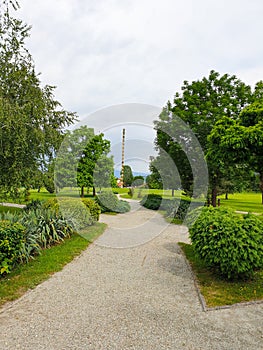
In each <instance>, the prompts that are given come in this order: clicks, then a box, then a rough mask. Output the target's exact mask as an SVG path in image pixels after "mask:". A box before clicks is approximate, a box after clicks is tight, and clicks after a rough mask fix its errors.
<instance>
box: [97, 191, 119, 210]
mask: <svg viewBox="0 0 263 350" xmlns="http://www.w3.org/2000/svg"><path fill="white" fill-rule="evenodd" d="M96 202H97V203H98V204H99V206H100V208H101V212H102V213H105V212H108V211H113V212H114V211H115V209H116V207H117V205H118V197H117V196H116V195H115V194H114V193H112V192H111V191H105V192H101V193H100V194H98V195H97V196H96Z"/></svg>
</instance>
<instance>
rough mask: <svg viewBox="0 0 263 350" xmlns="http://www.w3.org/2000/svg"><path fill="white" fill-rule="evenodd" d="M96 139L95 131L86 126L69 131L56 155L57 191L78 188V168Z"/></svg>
mask: <svg viewBox="0 0 263 350" xmlns="http://www.w3.org/2000/svg"><path fill="white" fill-rule="evenodd" d="M93 137H94V129H92V128H88V127H87V126H86V125H83V126H81V127H80V128H78V129H74V130H72V131H69V130H68V131H67V132H66V133H65V136H64V139H63V142H62V144H61V146H60V148H59V152H58V153H57V155H56V162H55V171H54V173H55V174H54V175H55V184H56V188H57V190H60V189H62V188H64V187H77V167H78V162H79V160H80V158H81V157H82V155H83V151H84V149H85V147H86V146H87V144H88V143H89V142H90V140H91V139H92V138H93Z"/></svg>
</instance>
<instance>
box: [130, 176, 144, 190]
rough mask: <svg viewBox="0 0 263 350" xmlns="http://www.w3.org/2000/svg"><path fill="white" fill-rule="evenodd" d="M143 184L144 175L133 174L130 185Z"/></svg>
mask: <svg viewBox="0 0 263 350" xmlns="http://www.w3.org/2000/svg"><path fill="white" fill-rule="evenodd" d="M143 184H144V177H143V176H142V175H138V176H134V178H133V181H132V186H135V187H137V186H142V185H143Z"/></svg>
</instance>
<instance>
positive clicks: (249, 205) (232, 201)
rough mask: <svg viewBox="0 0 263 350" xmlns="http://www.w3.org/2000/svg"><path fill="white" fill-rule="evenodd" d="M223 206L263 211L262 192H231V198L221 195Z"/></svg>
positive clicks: (255, 211) (240, 209) (254, 211)
mask: <svg viewBox="0 0 263 350" xmlns="http://www.w3.org/2000/svg"><path fill="white" fill-rule="evenodd" d="M219 198H220V201H221V206H222V207H229V208H232V209H234V210H239V211H248V212H253V213H263V205H262V204H261V193H247V192H246V193H235V194H230V195H229V199H227V200H226V199H224V196H221V197H219Z"/></svg>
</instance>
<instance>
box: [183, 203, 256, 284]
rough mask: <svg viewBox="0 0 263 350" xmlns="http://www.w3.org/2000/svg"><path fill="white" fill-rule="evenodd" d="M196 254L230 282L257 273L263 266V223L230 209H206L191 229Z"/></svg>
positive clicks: (252, 216) (251, 216)
mask: <svg viewBox="0 0 263 350" xmlns="http://www.w3.org/2000/svg"><path fill="white" fill-rule="evenodd" d="M189 232H190V238H191V241H192V244H193V248H194V251H195V252H196V253H197V254H198V255H199V256H200V258H201V259H202V260H204V261H205V262H206V264H207V265H208V266H209V267H212V268H216V269H217V270H218V271H219V272H220V273H221V274H222V275H223V276H224V277H226V278H227V279H235V278H237V279H239V278H244V277H246V276H249V275H251V274H253V271H255V270H256V269H259V268H262V264H263V222H262V221H261V220H260V219H259V218H257V217H256V216H255V215H251V214H248V215H245V216H241V215H237V214H235V213H234V211H232V210H230V209H222V208H203V209H202V211H201V214H200V216H199V217H198V218H197V219H196V221H195V222H194V224H193V225H192V226H191V227H190V229H189Z"/></svg>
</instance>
